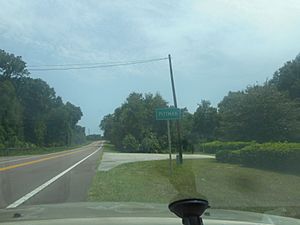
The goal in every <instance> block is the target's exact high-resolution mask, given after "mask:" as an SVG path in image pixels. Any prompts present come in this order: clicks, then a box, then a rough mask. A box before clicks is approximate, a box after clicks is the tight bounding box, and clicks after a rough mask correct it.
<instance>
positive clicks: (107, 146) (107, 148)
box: [103, 142, 120, 152]
mask: <svg viewBox="0 0 300 225" xmlns="http://www.w3.org/2000/svg"><path fill="white" fill-rule="evenodd" d="M103 151H104V152H120V151H118V150H117V148H116V147H115V146H114V145H113V144H111V143H109V142H105V143H104V145H103Z"/></svg>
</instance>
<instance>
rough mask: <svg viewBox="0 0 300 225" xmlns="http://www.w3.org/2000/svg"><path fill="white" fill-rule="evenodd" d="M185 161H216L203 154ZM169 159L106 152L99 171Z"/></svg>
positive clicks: (140, 154) (165, 155)
mask: <svg viewBox="0 0 300 225" xmlns="http://www.w3.org/2000/svg"><path fill="white" fill-rule="evenodd" d="M172 158H173V159H176V155H175V154H172ZM183 158H184V159H214V158H215V156H213V155H201V154H193V155H191V154H186V155H183ZM166 159H169V154H153V153H114V152H105V153H104V154H103V157H102V160H101V163H100V165H99V167H98V170H99V171H108V170H111V169H113V168H115V167H117V166H118V165H121V164H124V163H130V162H141V161H152V160H166Z"/></svg>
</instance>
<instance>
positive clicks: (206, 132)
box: [192, 100, 219, 141]
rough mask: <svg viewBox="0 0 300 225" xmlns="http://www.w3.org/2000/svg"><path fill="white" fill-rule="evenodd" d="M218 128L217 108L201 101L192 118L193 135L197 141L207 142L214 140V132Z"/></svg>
mask: <svg viewBox="0 0 300 225" xmlns="http://www.w3.org/2000/svg"><path fill="white" fill-rule="evenodd" d="M218 126H219V119H218V111H217V108H214V107H212V106H211V103H210V102H209V101H206V100H202V101H201V104H199V105H198V108H197V109H196V112H195V113H194V116H193V127H192V129H193V133H194V134H195V136H196V137H197V139H200V140H204V141H208V140H213V139H215V138H216V131H217V128H218Z"/></svg>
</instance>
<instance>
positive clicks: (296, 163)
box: [216, 143, 300, 172]
mask: <svg viewBox="0 0 300 225" xmlns="http://www.w3.org/2000/svg"><path fill="white" fill-rule="evenodd" d="M216 159H217V160H218V161H219V162H227V163H240V164H242V165H245V166H251V167H256V168H266V169H275V170H283V171H295V172H300V144H298V143H264V144H253V145H249V146H246V147H244V148H243V149H241V150H234V151H225V150H223V151H219V152H217V154H216Z"/></svg>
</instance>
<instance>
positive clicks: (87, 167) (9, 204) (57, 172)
mask: <svg viewBox="0 0 300 225" xmlns="http://www.w3.org/2000/svg"><path fill="white" fill-rule="evenodd" d="M101 146H102V142H93V143H92V144H89V145H87V146H84V147H81V148H77V149H74V150H67V151H63V152H58V153H52V154H46V155H38V156H21V157H7V158H5V157H1V158H0V208H16V207H20V206H22V205H38V204H51V203H63V202H81V201H85V200H86V197H87V192H88V189H89V186H90V184H91V182H92V178H93V176H94V174H95V173H96V171H97V166H98V160H99V157H100V153H101V151H102V149H101Z"/></svg>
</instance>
